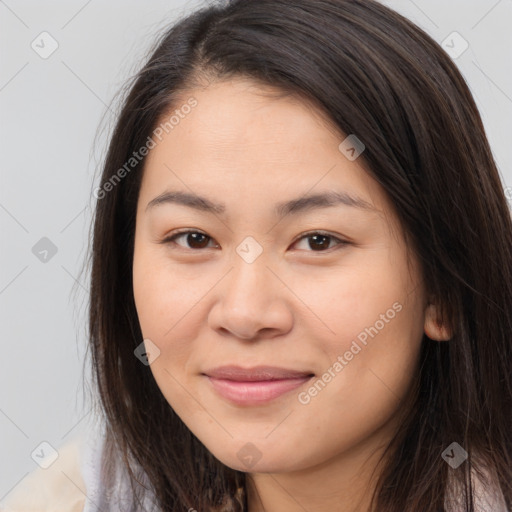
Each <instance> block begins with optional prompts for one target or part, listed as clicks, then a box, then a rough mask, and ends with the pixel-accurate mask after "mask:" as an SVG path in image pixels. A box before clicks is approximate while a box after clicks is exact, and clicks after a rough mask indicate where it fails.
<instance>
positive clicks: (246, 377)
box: [203, 365, 313, 382]
mask: <svg viewBox="0 0 512 512" xmlns="http://www.w3.org/2000/svg"><path fill="white" fill-rule="evenodd" d="M203 373H204V374H205V375H208V377H213V378H215V379H224V380H234V381H239V382H256V381H266V380H279V379H297V378H301V377H311V376H312V375H313V373H311V372H309V371H302V370H290V369H287V368H278V367H276V366H255V367H252V368H242V367H241V366H234V365H230V366H219V367H217V368H213V369H211V370H207V371H205V372H203Z"/></svg>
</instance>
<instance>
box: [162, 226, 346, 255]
mask: <svg viewBox="0 0 512 512" xmlns="http://www.w3.org/2000/svg"><path fill="white" fill-rule="evenodd" d="M188 233H198V234H201V235H204V236H206V237H207V238H209V239H210V240H214V238H212V237H211V236H209V235H208V234H207V233H205V232H203V231H201V230H200V229H191V228H183V229H181V230H176V231H173V232H171V234H169V235H168V236H166V237H165V238H164V239H162V240H161V241H160V242H159V243H161V244H164V245H166V244H169V243H173V244H175V245H178V247H180V248H182V249H184V250H186V251H189V252H201V251H203V250H205V249H208V247H207V248H205V249H188V248H186V247H182V246H180V245H179V244H176V242H175V241H174V239H175V238H177V237H178V236H180V235H186V234H188ZM313 235H323V236H326V237H329V238H331V239H332V240H335V241H336V242H338V243H337V244H336V245H335V246H334V247H331V248H330V249H326V250H325V251H306V252H311V253H329V252H331V251H332V250H333V249H336V248H337V247H344V246H346V245H349V244H351V243H352V242H350V241H349V240H345V239H343V238H340V237H339V236H336V235H333V234H331V233H329V232H328V231H324V230H322V229H316V230H310V231H307V232H305V233H301V234H300V235H299V236H298V237H297V238H296V239H295V240H294V241H293V242H292V245H295V244H296V243H297V242H299V241H301V240H302V239H304V238H308V237H310V236H313Z"/></svg>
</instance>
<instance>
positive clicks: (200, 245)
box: [162, 230, 211, 249]
mask: <svg viewBox="0 0 512 512" xmlns="http://www.w3.org/2000/svg"><path fill="white" fill-rule="evenodd" d="M182 237H184V239H185V241H186V244H188V246H185V248H186V249H204V248H206V247H207V245H208V241H209V240H211V237H209V236H208V235H206V234H204V233H201V232H200V231H192V230H189V231H181V232H179V233H175V234H174V235H172V236H170V237H168V238H166V239H165V240H162V243H170V242H172V243H174V244H176V245H179V246H181V247H183V245H182V244H178V243H177V242H176V240H177V239H179V238H182Z"/></svg>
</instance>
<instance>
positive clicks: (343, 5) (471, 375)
mask: <svg viewBox="0 0 512 512" xmlns="http://www.w3.org/2000/svg"><path fill="white" fill-rule="evenodd" d="M236 77H248V78H251V79H253V80H257V81H259V82H263V83H264V84H268V85H271V86H275V87H276V88H278V90H281V91H283V93H284V94H293V95H297V96H298V97H301V98H303V99H304V101H310V102H311V104H312V105H315V107H316V108H318V109H321V110H322V111H323V112H325V113H326V114H327V115H328V116H329V119H330V120H332V122H333V123H334V125H335V126H337V127H338V128H339V130H340V132H341V133H345V134H352V133H353V134H357V137H358V138H359V139H360V140H362V141H363V142H364V144H365V146H366V150H365V152H364V153H363V155H362V157H361V158H364V162H365V164H366V167H367V168H368V172H369V173H370V174H371V176H372V177H373V178H374V179H375V180H376V181H377V182H378V183H379V184H380V185H381V186H382V188H383V190H384V192H385V193H386V194H387V195H388V197H389V198H390V199H391V201H392V203H393V204H394V207H395V209H396V213H397V215H398V216H399V219H400V222H401V224H402V227H403V229H404V233H405V234H406V237H407V241H408V247H409V248H410V249H411V250H412V251H414V254H415V255H416V256H417V258H418V259H419V261H420V263H421V266H422V269H423V276H422V277H423V281H424V283H425V286H426V288H427V292H428V294H429V295H430V296H432V297H435V299H436V301H437V302H438V304H440V307H441V313H442V319H443V321H444V322H447V323H448V324H449V325H450V326H451V327H452V329H453V337H452V338H451V339H450V340H449V341H448V342H435V341H433V340H430V339H429V338H427V337H426V335H425V336H424V338H423V340H422V349H421V364H420V366H419V368H418V371H417V378H416V381H415V383H414V386H412V389H411V399H410V400H409V401H408V409H407V415H406V417H405V418H404V421H403V422H402V424H401V427H400V429H399V431H397V432H396V435H395V437H394V439H393V441H392V442H391V443H390V445H389V447H388V449H387V451H386V453H385V459H384V458H383V459H382V460H383V462H385V464H384V465H383V470H382V472H381V475H380V479H379V481H378V485H377V486H376V489H375V493H374V495H373V505H372V507H373V508H372V510H377V511H379V512H403V511H415V512H416V511H421V512H439V511H442V510H444V499H445V497H446V496H447V492H448V489H449V487H450V482H452V483H454V484H457V485H458V489H459V492H460V497H461V499H462V500H463V501H462V502H463V506H464V510H466V511H468V512H471V511H473V510H474V497H473V488H472V481H471V473H472V471H479V472H480V476H481V478H484V477H485V474H484V473H483V472H484V471H488V473H486V474H491V475H494V478H495V483H494V485H496V486H497V489H500V488H501V491H502V493H503V496H504V498H505V502H506V505H507V506H508V507H509V508H511V507H512V435H511V430H512V222H511V216H510V211H509V207H508V204H507V200H506V198H505V194H504V191H503V186H502V183H501V181H500V176H499V173H498V170H497V168H496V164H495V162H494V160H493V156H492V154H491V150H490V148H489V144H488V141H487V138H486V135H485V132H484V127H483V124H482V120H481V118H480V115H479V113H478V110H477V107H476V105H475V102H474V100H473V98H472V96H471V94H470V91H469V89H468V86H467V84H466V83H465V81H464V79H463V77H462V76H461V74H460V72H459V71H458V70H457V68H456V66H455V65H454V64H453V62H452V61H451V60H450V58H449V57H448V56H447V54H445V53H444V51H443V50H442V49H441V48H440V46H439V45H438V44H437V43H436V42H435V41H433V40H432V39H431V38H430V37H429V36H428V35H427V34H425V32H423V31H422V30H421V29H419V28H418V27H417V26H415V25H414V24H413V23H411V22H410V21H409V20H407V19H406V18H404V17H402V16H401V15H399V14H397V13H396V12H394V11H392V10H391V9H389V8H387V7H385V6H383V5H381V4H379V3H377V2H376V1H372V0H293V1H290V0H234V1H231V2H223V3H222V4H220V3H219V4H213V5H210V6H205V7H203V8H201V9H199V10H197V11H195V12H193V13H192V14H189V15H187V16H184V17H182V18H181V19H180V20H179V21H178V22H176V23H175V24H173V26H171V27H170V28H168V29H167V30H166V31H165V33H163V35H162V36H161V37H160V39H158V41H157V42H156V44H155V47H154V48H153V49H152V51H151V53H150V56H149V58H148V59H147V62H146V64H145V65H144V66H143V68H142V69H141V70H140V72H138V73H137V74H136V76H134V77H132V80H131V81H130V82H129V84H128V85H127V88H126V94H125V97H124V100H123V102H122V108H121V111H120V113H119V115H118V117H117V121H116V125H115V128H114V130H113V133H112V136H111V139H110V144H109V147H108V152H107V155H106V158H105V162H104V166H103V171H102V176H101V180H100V183H99V187H100V188H101V193H100V189H98V192H97V193H96V194H95V196H96V197H97V198H98V199H97V201H96V207H95V218H94V223H93V233H92V237H91V238H92V247H91V251H90V263H91V288H90V292H91V293H90V309H89V331H90V332H89V339H90V350H91V356H92V360H91V362H92V368H93V376H94V383H95V385H96V386H97V391H98V395H99V404H100V406H99V408H100V409H101V410H100V411H99V412H100V413H101V414H102V415H103V416H104V419H105V424H106V427H107V428H106V441H105V457H104V471H105V474H104V478H105V485H106V486H107V485H110V484H109V482H110V481H113V478H114V476H113V475H114V474H115V472H116V471H117V472H119V471H125V472H126V474H127V475H128V477H129V480H130V482H131V485H132V489H133V501H134V503H139V502H142V500H143V499H144V496H146V497H147V496H152V500H153V502H154V503H155V504H156V505H157V506H158V507H159V509H160V510H163V511H166V512H167V511H178V510H179V511H180V512H182V511H183V510H187V509H188V508H192V509H196V510H198V511H199V512H204V511H208V510H233V511H246V510H247V493H246V483H247V482H246V474H245V473H243V472H240V471H236V470H233V469H231V468H229V467H227V466H225V465H224V464H222V463H221V462H220V461H218V460H217V459H215V458H214V457H213V456H212V455H211V454H210V452H209V451H208V450H207V449H206V448H205V447H204V445H203V444H202V443H201V442H200V441H199V440H198V439H197V438H196V437H195V436H194V434H193V433H192V432H191V431H190V430H189V429H188V428H187V427H186V426H185V425H184V423H183V422H182V421H181V420H180V418H179V417H178V416H177V415H176V414H175V412H174V411H173V409H172V407H171V406H170V405H169V404H168V403H167V401H166V400H165V398H164V396H163V394H162V393H161V391H160V390H159V388H158V386H157V385H156V382H155V380H154V378H153V376H152V374H151V371H150V369H149V367H148V366H145V365H143V364H141V362H140V361H139V360H138V359H137V358H136V357H135V356H134V349H135V348H136V347H137V346H138V345H139V344H140V343H141V342H142V339H143V338H142V334H141V329H140V326H139V321H138V318H137V313H136V309H135V304H134V297H133V287H132V263H133V250H134V232H135V215H136V205H137V199H138V193H139V189H140V184H141V178H142V173H143V168H144V161H145V159H144V158H142V159H140V161H139V162H137V163H136V165H133V166H132V167H131V168H130V171H129V172H125V173H121V174H122V179H117V178H116V180H115V181H113V176H114V175H116V173H117V172H118V170H119V169H121V168H123V166H125V165H126V163H127V162H128V161H129V160H130V158H131V157H132V155H133V152H135V151H137V150H139V148H141V147H143V146H144V145H146V144H147V140H148V137H150V136H152V134H153V131H154V130H155V128H156V127H157V123H158V122H159V121H160V120H161V119H162V118H163V116H164V115H165V114H166V113H168V112H171V111H172V109H173V108H177V107H179V105H178V104H177V103H176V101H177V98H178V97H183V94H182V93H183V92H184V91H187V90H188V91H191V90H193V89H194V88H195V87H201V86H205V85H206V84H207V83H208V82H209V81H212V80H228V79H230V78H236ZM180 94H181V96H180ZM185 97H186V96H185ZM132 163H133V162H132ZM125 170H126V167H125ZM117 176H118V177H119V174H117ZM107 183H110V186H109V185H107ZM453 442H457V443H458V444H459V445H461V446H462V447H463V448H464V449H465V450H466V451H467V453H468V459H467V460H466V461H465V462H464V463H463V464H462V465H461V466H459V467H458V468H457V469H456V470H454V469H452V468H451V467H449V465H448V464H447V463H446V462H445V461H444V460H443V458H442V457H441V454H442V452H443V450H445V448H446V447H448V446H449V445H450V444H451V443H453ZM114 461H119V463H118V464H117V463H116V464H117V465H116V464H114ZM116 468H117V469H116ZM484 482H485V480H484ZM135 507H142V505H135ZM136 509H137V510H140V508H134V509H133V510H136Z"/></svg>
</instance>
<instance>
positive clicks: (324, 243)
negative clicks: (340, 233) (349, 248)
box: [298, 232, 348, 252]
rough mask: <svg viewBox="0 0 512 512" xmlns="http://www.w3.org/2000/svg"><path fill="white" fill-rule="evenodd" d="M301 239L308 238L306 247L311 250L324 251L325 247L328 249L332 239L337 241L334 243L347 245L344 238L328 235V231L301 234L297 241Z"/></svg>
mask: <svg viewBox="0 0 512 512" xmlns="http://www.w3.org/2000/svg"><path fill="white" fill-rule="evenodd" d="M302 240H308V241H309V242H308V248H309V249H310V250H311V251H312V252H325V251H326V250H327V249H330V248H331V247H330V245H331V242H332V241H333V240H335V241H337V242H338V243H337V244H335V245H341V246H344V245H348V242H345V241H344V240H340V239H339V238H337V237H335V236H333V235H330V234H328V233H322V232H313V233H307V234H306V235H303V236H302V237H301V238H300V239H299V240H298V242H300V241H302Z"/></svg>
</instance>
